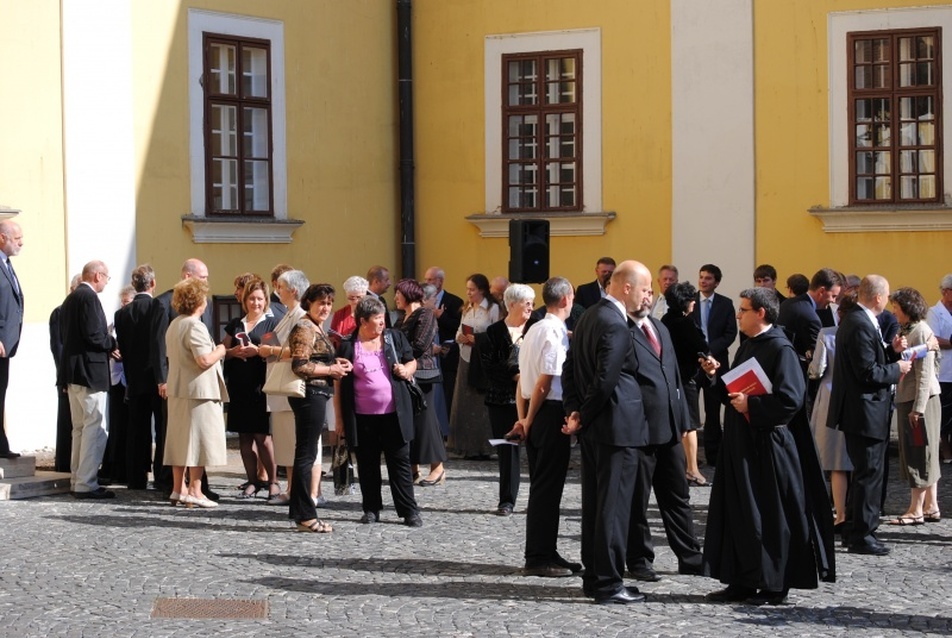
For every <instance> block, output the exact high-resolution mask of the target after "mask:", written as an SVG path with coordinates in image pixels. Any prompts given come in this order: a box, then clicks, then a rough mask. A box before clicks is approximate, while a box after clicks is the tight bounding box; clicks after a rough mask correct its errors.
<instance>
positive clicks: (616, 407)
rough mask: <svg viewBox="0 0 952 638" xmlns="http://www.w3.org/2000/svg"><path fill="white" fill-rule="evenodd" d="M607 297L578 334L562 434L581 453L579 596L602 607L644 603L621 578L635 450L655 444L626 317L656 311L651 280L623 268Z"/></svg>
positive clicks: (566, 372)
mask: <svg viewBox="0 0 952 638" xmlns="http://www.w3.org/2000/svg"><path fill="white" fill-rule="evenodd" d="M607 292H608V295H607V296H606V297H605V298H604V299H602V300H601V301H599V302H598V303H597V304H595V305H594V306H592V307H591V308H589V309H588V310H587V311H586V312H585V314H583V315H582V318H581V319H579V321H578V324H576V326H575V331H574V333H573V337H572V346H571V348H569V352H568V356H567V358H566V360H565V365H564V366H563V368H562V400H563V404H564V407H565V411H566V413H567V414H568V415H569V416H568V417H567V418H566V425H565V427H564V428H563V430H562V431H563V432H564V433H565V434H575V433H578V437H579V443H580V445H581V449H582V563H583V564H584V566H585V574H584V576H583V579H582V590H583V592H584V593H585V594H586V595H587V596H592V597H594V598H595V602H597V603H620V604H626V603H631V602H640V601H643V600H644V595H642V594H641V593H639V592H638V590H637V588H626V587H625V586H624V581H623V580H622V576H623V574H624V570H625V551H626V546H627V543H628V524H629V519H630V517H631V503H632V496H633V494H634V487H635V477H636V476H637V473H638V459H639V452H638V447H641V446H645V445H648V443H649V440H650V437H649V432H648V427H647V424H646V423H645V415H644V411H643V409H642V407H641V389H640V387H639V386H638V381H637V379H636V373H637V370H636V359H635V354H634V341H633V340H632V337H631V333H630V332H629V324H631V323H632V322H631V320H630V319H629V318H628V315H627V313H628V312H629V311H635V310H637V309H638V308H641V307H642V306H644V305H645V303H649V304H650V303H651V272H650V271H649V270H648V269H647V268H646V267H645V266H644V264H641V263H639V262H636V261H625V262H622V263H621V264H619V265H618V267H617V268H616V269H615V272H614V273H613V274H612V278H611V281H610V282H609V284H608V291H607Z"/></svg>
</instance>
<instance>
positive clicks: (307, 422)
mask: <svg viewBox="0 0 952 638" xmlns="http://www.w3.org/2000/svg"><path fill="white" fill-rule="evenodd" d="M306 392H307V393H306V395H305V396H304V398H303V399H299V398H298V397H289V398H288V404H289V405H290V406H291V411H292V412H294V436H295V441H294V470H293V471H292V472H291V494H290V500H289V501H288V518H291V519H293V520H295V521H297V522H298V523H300V522H301V521H309V520H312V519H315V518H317V508H316V506H315V505H314V501H312V500H311V470H312V468H313V467H314V462H315V461H316V460H317V441H318V440H319V439H320V438H321V430H323V429H324V414H325V413H326V412H327V400H328V397H327V395H325V394H322V393H321V392H318V391H317V388H315V387H312V386H307V390H306Z"/></svg>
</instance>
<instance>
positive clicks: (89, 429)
mask: <svg viewBox="0 0 952 638" xmlns="http://www.w3.org/2000/svg"><path fill="white" fill-rule="evenodd" d="M109 279H110V277H109V268H107V267H106V264H104V263H103V262H101V261H91V262H89V263H88V264H86V265H85V266H83V274H82V281H81V282H80V284H79V286H77V287H76V290H74V291H73V292H71V293H70V294H69V296H68V297H66V301H64V302H63V312H62V315H61V316H60V332H61V334H62V335H63V361H62V366H61V373H62V375H63V381H64V382H65V383H66V384H67V386H66V387H67V394H68V395H69V408H70V415H71V417H72V420H73V454H72V459H71V462H70V491H71V492H72V494H73V496H75V497H76V498H84V499H85V498H92V499H103V498H115V496H116V495H115V493H114V492H111V491H109V490H107V489H105V488H103V487H101V486H100V485H99V479H98V477H97V473H98V471H99V465H100V464H101V463H102V457H103V454H104V453H105V451H106V440H107V438H108V435H107V433H106V422H105V418H104V414H105V410H106V393H107V392H108V391H109V357H110V356H112V357H118V350H117V349H116V340H115V338H114V337H113V336H112V335H110V334H109V328H108V326H107V325H106V314H105V313H104V312H103V309H102V303H100V301H99V296H98V295H99V293H101V292H102V291H103V290H105V288H106V284H108V283H109Z"/></svg>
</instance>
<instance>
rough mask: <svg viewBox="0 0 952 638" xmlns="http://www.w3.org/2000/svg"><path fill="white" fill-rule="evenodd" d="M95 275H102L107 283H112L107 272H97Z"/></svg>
mask: <svg viewBox="0 0 952 638" xmlns="http://www.w3.org/2000/svg"><path fill="white" fill-rule="evenodd" d="M96 274H97V275H102V276H103V277H105V278H106V281H107V282H110V281H112V277H110V276H109V273H107V272H97V273H96Z"/></svg>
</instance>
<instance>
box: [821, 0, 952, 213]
mask: <svg viewBox="0 0 952 638" xmlns="http://www.w3.org/2000/svg"><path fill="white" fill-rule="evenodd" d="M934 27H939V28H941V29H942V35H943V38H942V42H943V47H942V63H941V67H942V134H943V139H942V188H943V194H942V200H943V202H945V203H937V204H915V205H897V204H886V205H883V206H875V205H873V206H868V205H863V206H850V204H849V192H850V169H849V137H848V135H849V134H850V131H849V110H848V109H849V104H848V83H849V81H850V78H849V69H848V67H847V63H848V59H849V58H848V53H849V52H848V51H847V34H849V33H852V32H861V31H884V30H890V31H891V30H899V29H921V28H934ZM949 42H952V7H948V6H937V7H911V8H907V9H874V10H865V11H844V12H835V13H830V14H829V16H828V42H827V44H828V64H829V69H828V73H829V136H830V139H829V145H830V148H829V162H830V169H829V170H830V207H829V208H826V207H817V208H813V209H811V211H810V212H811V213H812V214H814V215H816V216H817V217H820V218H821V219H822V220H823V222H824V230H826V231H827V232H870V231H874V232H875V231H881V232H891V231H896V230H927V231H934V230H952V208H950V207H949V201H950V191H949V188H950V187H952V138H950V136H949V133H948V131H949V130H950V128H949V127H950V126H952V76H950V75H949V74H950V73H952V46H946V44H947V43H949Z"/></svg>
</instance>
